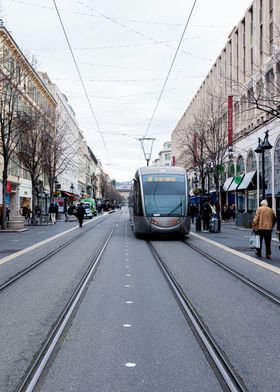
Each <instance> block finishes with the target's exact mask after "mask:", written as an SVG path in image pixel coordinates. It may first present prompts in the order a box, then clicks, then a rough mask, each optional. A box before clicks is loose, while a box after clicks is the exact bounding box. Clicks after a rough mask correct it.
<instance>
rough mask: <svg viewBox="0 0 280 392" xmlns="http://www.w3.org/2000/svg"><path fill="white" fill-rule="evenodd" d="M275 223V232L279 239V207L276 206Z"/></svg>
mask: <svg viewBox="0 0 280 392" xmlns="http://www.w3.org/2000/svg"><path fill="white" fill-rule="evenodd" d="M276 223H277V227H276V234H277V235H278V239H279V241H280V208H277V210H276ZM279 249H280V245H279Z"/></svg>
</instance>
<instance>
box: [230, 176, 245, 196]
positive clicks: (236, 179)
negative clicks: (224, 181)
mask: <svg viewBox="0 0 280 392" xmlns="http://www.w3.org/2000/svg"><path fill="white" fill-rule="evenodd" d="M243 177H244V174H241V175H240V176H235V177H234V178H233V180H232V183H231V184H230V186H229V188H228V192H232V191H235V190H236V188H237V187H238V185H239V184H240V183H241V181H242V180H243Z"/></svg>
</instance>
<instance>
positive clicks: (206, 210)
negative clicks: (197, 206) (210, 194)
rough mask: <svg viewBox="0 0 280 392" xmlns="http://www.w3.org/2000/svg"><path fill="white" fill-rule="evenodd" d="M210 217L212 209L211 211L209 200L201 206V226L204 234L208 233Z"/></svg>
mask: <svg viewBox="0 0 280 392" xmlns="http://www.w3.org/2000/svg"><path fill="white" fill-rule="evenodd" d="M211 217H212V209H211V206H210V203H209V200H207V201H206V202H205V203H204V204H203V208H202V224H203V230H202V231H203V232H204V233H208V231H209V222H210V219H211Z"/></svg>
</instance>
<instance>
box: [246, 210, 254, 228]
mask: <svg viewBox="0 0 280 392" xmlns="http://www.w3.org/2000/svg"><path fill="white" fill-rule="evenodd" d="M252 223H253V214H252V213H250V212H244V227H247V228H251V227H252Z"/></svg>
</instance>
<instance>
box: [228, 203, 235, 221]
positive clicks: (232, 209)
mask: <svg viewBox="0 0 280 392" xmlns="http://www.w3.org/2000/svg"><path fill="white" fill-rule="evenodd" d="M230 218H232V220H235V204H234V203H232V204H231V205H230V206H229V219H230Z"/></svg>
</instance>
